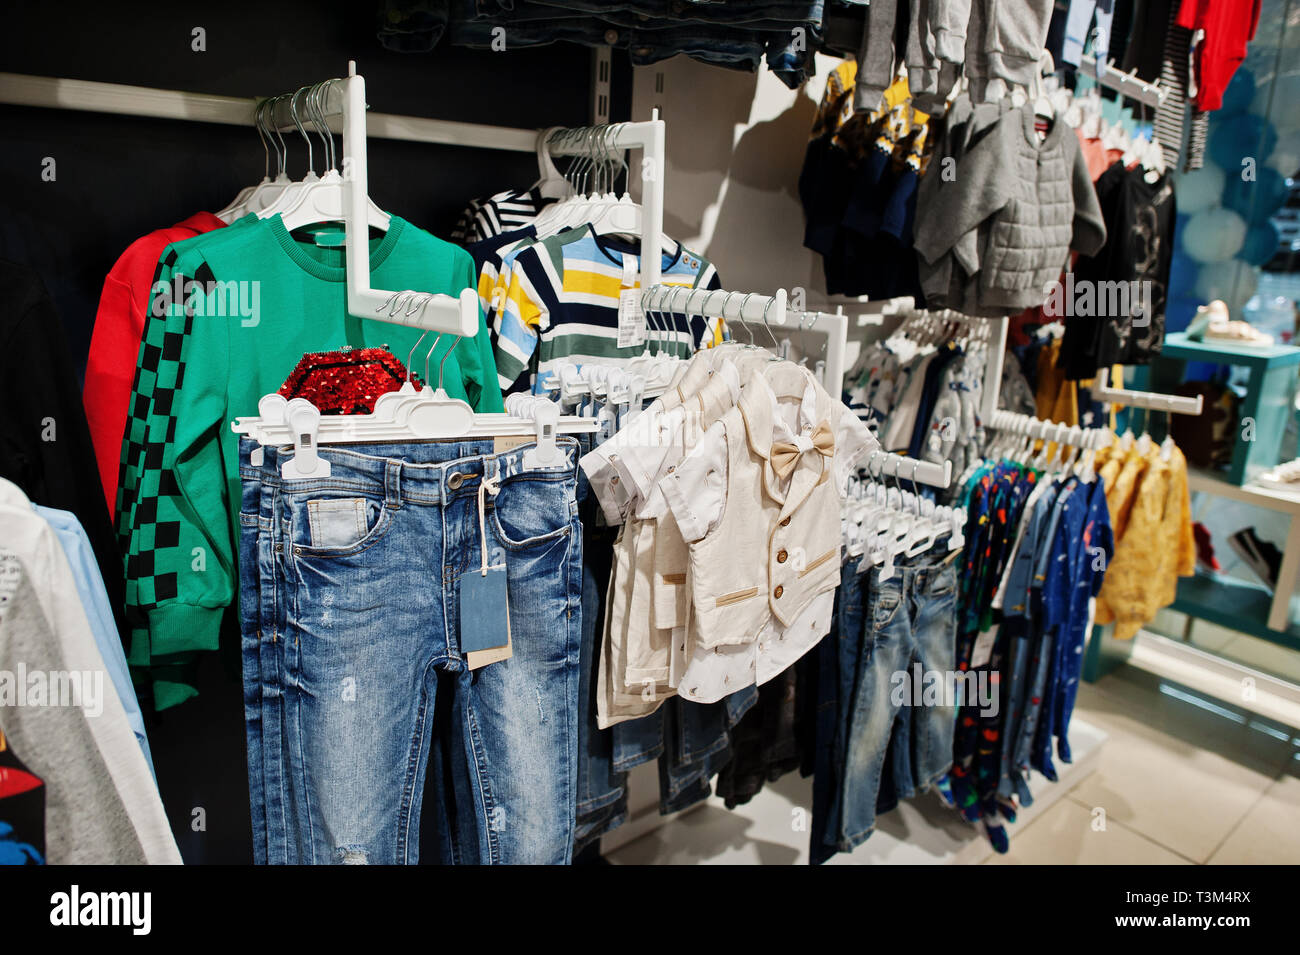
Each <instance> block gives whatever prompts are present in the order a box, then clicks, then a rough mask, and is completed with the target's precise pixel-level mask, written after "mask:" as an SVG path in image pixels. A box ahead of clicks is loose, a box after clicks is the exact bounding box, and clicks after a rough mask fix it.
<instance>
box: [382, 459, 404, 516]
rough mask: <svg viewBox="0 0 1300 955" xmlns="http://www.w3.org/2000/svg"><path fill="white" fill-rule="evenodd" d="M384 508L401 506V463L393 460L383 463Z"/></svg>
mask: <svg viewBox="0 0 1300 955" xmlns="http://www.w3.org/2000/svg"><path fill="white" fill-rule="evenodd" d="M384 506H385V507H389V508H395V507H401V506H402V462H401V461H398V460H397V459H395V458H389V459H388V460H387V461H385V462H384Z"/></svg>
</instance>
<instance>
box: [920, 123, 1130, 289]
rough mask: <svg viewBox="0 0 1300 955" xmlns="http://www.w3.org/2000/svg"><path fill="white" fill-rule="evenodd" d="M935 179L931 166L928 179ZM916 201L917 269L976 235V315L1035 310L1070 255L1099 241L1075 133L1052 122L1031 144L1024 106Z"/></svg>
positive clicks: (1102, 231)
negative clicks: (949, 177)
mask: <svg viewBox="0 0 1300 955" xmlns="http://www.w3.org/2000/svg"><path fill="white" fill-rule="evenodd" d="M936 158H937V157H936ZM935 171H936V170H935V167H934V162H933V160H932V161H931V165H930V167H929V168H928V169H927V170H926V175H927V177H928V176H929V175H930V174H932V173H933V172H935ZM921 200H922V197H921V196H919V195H918V197H917V210H916V222H917V226H916V236H915V246H916V251H917V252H918V253H919V254H920V255H921V256H922V258H923V259H924V260H925V261H926V262H929V263H935V262H938V260H939V259H940V257H942V256H944V255H946V254H947V253H949V252H951V251H953V250H954V249H955V248H956V247H957V246H958V245H959V244H960V243H961V242H962V241H963V236H966V235H967V234H968V233H969V232H971V231H972V230H979V287H978V293H979V305H980V311H979V314H1014V313H1016V312H1020V311H1023V310H1024V309H1026V308H1032V307H1034V306H1037V305H1041V304H1042V303H1043V301H1044V300H1045V298H1046V296H1047V289H1048V287H1049V285H1050V283H1052V282H1055V281H1057V280H1058V279H1059V278H1060V275H1061V272H1062V270H1063V269H1064V268H1065V267H1066V264H1067V261H1068V256H1069V251H1070V249H1074V250H1076V251H1078V252H1079V253H1081V254H1083V255H1092V254H1094V253H1095V252H1096V251H1097V250H1098V249H1100V248H1101V246H1102V245H1103V244H1104V243H1105V241H1106V225H1105V222H1104V221H1103V219H1102V216H1101V208H1100V207H1099V206H1098V203H1097V193H1096V191H1095V190H1094V188H1093V185H1092V180H1091V179H1090V178H1089V176H1088V167H1087V163H1086V162H1085V161H1084V158H1083V154H1082V153H1081V152H1080V150H1079V141H1078V139H1077V138H1076V136H1075V134H1074V130H1072V129H1071V128H1070V127H1069V125H1068V124H1066V123H1065V122H1064V121H1063V120H1062V119H1060V118H1059V117H1058V118H1057V119H1056V120H1055V121H1054V122H1053V124H1052V128H1051V129H1050V130H1049V131H1048V133H1047V136H1046V138H1045V139H1044V140H1043V141H1042V142H1041V143H1040V142H1039V140H1038V134H1037V133H1036V132H1035V131H1034V108H1033V105H1032V104H1029V103H1027V104H1026V105H1025V106H1023V107H1021V108H1020V109H1012V110H1009V111H1007V112H1006V113H1005V114H1004V115H1003V117H1002V118H1001V119H1000V120H999V121H998V122H997V124H996V125H995V126H994V127H993V128H992V129H990V130H989V131H988V133H987V134H986V135H985V136H984V138H983V139H981V140H980V141H979V142H978V143H976V144H975V145H974V146H973V147H972V148H971V149H970V150H969V151H968V152H967V153H966V155H965V156H964V157H963V158H962V159H961V160H959V161H958V163H957V166H956V179H955V181H953V182H950V183H945V184H944V188H942V189H939V190H937V191H936V192H935V193H934V195H933V199H932V201H930V202H927V203H924V204H923V203H922V201H921Z"/></svg>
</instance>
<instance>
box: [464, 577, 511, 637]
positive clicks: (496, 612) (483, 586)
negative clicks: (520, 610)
mask: <svg viewBox="0 0 1300 955" xmlns="http://www.w3.org/2000/svg"><path fill="white" fill-rule="evenodd" d="M509 642H510V609H509V607H508V605H507V603H506V569H505V567H489V568H488V571H487V575H486V576H485V575H484V574H483V572H482V570H480V569H479V568H478V567H475V568H473V569H472V570H469V571H466V572H465V573H464V574H462V575H461V578H460V652H461V653H472V652H474V651H476V650H492V649H494V648H496V647H504V646H505V645H506V644H507V643H509Z"/></svg>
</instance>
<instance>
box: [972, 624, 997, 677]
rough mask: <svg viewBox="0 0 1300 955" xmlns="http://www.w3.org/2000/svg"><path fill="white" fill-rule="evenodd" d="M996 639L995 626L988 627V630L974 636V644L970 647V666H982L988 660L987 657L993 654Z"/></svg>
mask: <svg viewBox="0 0 1300 955" xmlns="http://www.w3.org/2000/svg"><path fill="white" fill-rule="evenodd" d="M997 639H998V628H997V627H989V629H988V630H986V631H984V632H983V633H981V634H980V635H979V636H978V637H976V638H975V646H974V647H972V648H971V652H970V665H971V666H972V667H982V666H984V665H985V664H986V663H988V662H989V659H990V658H991V657H992V656H993V644H994V643H995V642H996V641H997Z"/></svg>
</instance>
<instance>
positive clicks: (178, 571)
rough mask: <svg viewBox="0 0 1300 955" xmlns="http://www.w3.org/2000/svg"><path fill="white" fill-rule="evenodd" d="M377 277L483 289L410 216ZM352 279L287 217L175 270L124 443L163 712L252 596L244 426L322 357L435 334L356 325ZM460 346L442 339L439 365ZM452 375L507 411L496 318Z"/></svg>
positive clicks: (142, 360)
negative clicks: (350, 309) (199, 655)
mask: <svg viewBox="0 0 1300 955" xmlns="http://www.w3.org/2000/svg"><path fill="white" fill-rule="evenodd" d="M370 265H371V285H372V287H374V288H384V289H392V290H407V289H411V290H415V291H423V292H443V293H447V294H450V295H456V294H458V293H459V292H460V291H461V289H464V288H474V287H475V286H476V277H475V274H474V266H473V261H472V260H471V258H470V256H469V254H468V253H466V252H465V251H464V250H463V249H460V248H458V247H456V246H454V245H451V244H450V243H447V242H443V241H441V240H440V239H437V238H435V237H433V236H432V235H429V234H428V233H426V232H423V231H422V230H420V229H418V228H416V227H415V226H412V225H411V224H410V223H408V222H406V221H404V220H402V219H400V218H398V217H397V216H393V217H392V220H391V222H390V225H389V229H388V232H387V233H386V234H385V235H384V236H382V237H381V238H378V239H374V240H372V241H371V247H370ZM346 279H347V273H346V269H345V267H344V250H343V248H341V247H339V248H320V247H317V246H316V245H314V244H308V243H304V242H298V241H296V240H295V239H294V238H293V237H292V236H291V235H290V234H289V233H288V232H287V231H286V230H285V228H284V225H283V223H282V222H281V220H280V218H279V216H272V217H271V218H269V219H258V218H257V217H256V216H246V217H245V218H244V219H241V220H239V221H238V222H236V223H234V224H233V225H231V226H230V227H229V228H226V229H222V230H219V231H217V232H213V233H209V234H207V235H203V236H197V237H195V238H194V239H188V240H186V241H184V242H178V243H175V244H173V245H171V246H168V248H167V249H166V250H165V251H164V253H163V256H162V258H161V260H160V262H159V271H158V277H157V279H156V280H155V283H154V287H153V295H152V298H151V302H150V305H149V308H150V314H149V316H148V318H147V319H146V324H145V333H144V338H143V340H142V342H141V344H140V352H139V357H138V359H137V362H136V377H135V384H134V387H133V389H132V396H131V404H130V417H129V418H128V421H127V429H126V435H125V437H124V440H123V446H122V475H121V476H122V480H121V482H120V488H119V492H118V537H119V541H120V543H121V544H122V545H123V551H124V553H125V554H126V576H127V597H126V603H127V613H128V616H129V617H130V619H131V622H132V642H131V648H130V654H129V660H130V662H131V664H132V665H133V666H135V667H150V668H151V669H152V670H153V671H154V673H153V678H154V701H155V705H156V706H157V707H158V708H160V709H161V708H164V707H166V706H171V705H174V704H176V703H179V702H181V701H183V700H185V699H187V698H188V697H190V696H193V695H194V694H195V690H194V689H193V688H192V686H190V685H189V684H188V681H187V680H186V678H185V677H183V676H177V675H176V673H174V672H169V667H171V665H173V664H175V663H178V662H183V661H185V660H186V659H188V658H190V657H192V655H193V652H194V651H200V650H214V649H216V647H217V638H218V631H219V629H220V623H221V617H222V613H223V611H224V609H225V608H226V607H227V606H228V605H229V604H230V603H231V601H232V599H233V598H234V596H235V594H236V591H237V583H238V576H237V573H236V563H235V562H236V559H237V557H238V553H237V548H236V540H237V533H236V528H237V527H238V523H239V506H240V488H239V484H240V481H239V436H238V435H236V434H235V433H234V432H233V431H231V430H230V422H231V421H232V420H233V419H234V418H235V417H237V416H240V415H255V414H257V402H258V400H259V399H260V398H261V397H262V396H263V395H266V394H269V393H271V392H274V391H277V390H279V388H280V386H281V385H283V384H284V381H285V379H286V378H287V377H288V375H289V373H290V372H291V371H292V370H293V368H294V366H295V365H296V364H297V363H298V361H299V359H301V358H302V356H303V354H304V353H306V352H312V351H325V350H331V349H336V348H340V347H342V346H344V345H352V346H354V347H365V346H388V347H389V348H390V349H391V350H392V352H393V353H394V354H395V355H397V356H398V357H400V358H401V359H403V360H405V359H406V357H407V355H408V353H409V352H410V351H411V349H412V347H413V346H415V344H416V342H417V340H418V339H419V338H420V332H419V331H418V330H416V329H413V328H407V327H405V326H402V325H394V324H391V323H388V322H381V321H375V320H369V319H359V318H355V317H352V316H350V315H348V314H347V288H346ZM193 283H198V285H197V287H195V286H194V284H193ZM432 341H433V336H430V337H429V338H427V339H426V340H425V344H424V346H423V347H422V348H421V349H420V350H419V351H418V353H417V355H416V360H415V364H416V365H417V366H418V365H419V361H418V359H419V358H420V357H421V356H422V355H423V353H424V351H425V350H426V349H427V348H428V347H429V345H431V344H432ZM451 347H452V340H451V339H450V338H444V339H443V341H442V342H440V343H439V345H438V349H437V351H436V352H435V353H434V356H433V359H432V364H431V368H436V367H437V364H438V362H439V361H440V359H441V357H442V356H443V355H444V354H445V353H446V351H447V350H448V349H449V348H451ZM415 370H417V371H419V372H421V373H422V372H423V369H422V368H419V367H417V368H416V369H415ZM444 376H445V377H444V387H445V388H446V390H447V392H448V393H449V394H451V395H452V396H453V397H458V398H464V399H465V400H467V401H469V403H470V404H471V405H473V407H474V408H475V410H477V411H502V410H503V404H502V401H501V391H500V388H499V386H498V385H497V376H496V369H495V366H494V364H493V361H492V348H491V344H490V342H489V339H488V334H487V331H486V328H485V327H484V325H483V319H482V317H481V316H480V318H479V333H478V335H476V336H475V337H474V338H473V339H466V340H462V341H460V342H459V343H458V344H456V345H455V349H454V350H453V351H452V354H451V357H450V359H449V360H448V361H447V364H446V366H445V369H444Z"/></svg>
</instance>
